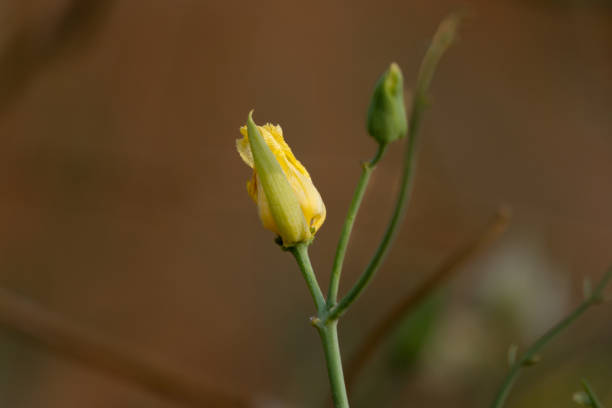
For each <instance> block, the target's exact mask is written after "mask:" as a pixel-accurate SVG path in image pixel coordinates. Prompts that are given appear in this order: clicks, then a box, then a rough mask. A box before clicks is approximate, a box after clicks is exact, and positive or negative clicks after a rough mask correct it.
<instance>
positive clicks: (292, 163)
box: [236, 112, 326, 247]
mask: <svg viewBox="0 0 612 408" xmlns="http://www.w3.org/2000/svg"><path fill="white" fill-rule="evenodd" d="M240 132H241V133H242V135H243V138H242V139H238V140H236V147H237V149H238V153H239V154H240V157H242V160H244V162H245V163H246V164H247V165H249V166H250V167H251V168H252V169H253V177H252V178H251V180H249V181H248V182H247V191H248V193H249V195H250V196H251V198H252V199H253V201H255V203H256V204H257V208H258V210H259V218H260V219H261V221H262V224H263V226H264V227H265V228H266V229H269V230H271V231H273V232H275V233H276V234H278V236H279V237H280V238H281V239H282V242H283V246H285V247H290V246H294V245H295V244H297V243H300V242H307V241H310V240H312V238H313V237H314V234H315V233H316V232H317V230H318V229H319V228H320V227H321V225H322V224H323V221H325V214H326V211H325V205H324V204H323V200H322V199H321V196H320V194H319V192H318V191H317V189H316V188H315V186H314V184H313V183H312V180H311V179H310V175H309V174H308V172H307V171H306V169H305V168H304V166H302V164H301V163H300V162H299V161H298V160H297V159H296V158H295V156H294V155H293V153H292V151H291V148H290V147H289V145H287V143H286V142H285V140H284V139H283V130H282V129H281V127H280V126H278V125H277V126H273V125H271V124H266V125H264V126H257V125H255V122H253V119H252V112H251V113H250V114H249V117H248V120H247V125H246V126H243V127H242V128H241V129H240Z"/></svg>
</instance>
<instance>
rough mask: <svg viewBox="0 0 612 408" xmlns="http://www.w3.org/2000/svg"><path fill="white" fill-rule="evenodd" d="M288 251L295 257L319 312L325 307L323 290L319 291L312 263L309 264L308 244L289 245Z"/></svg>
mask: <svg viewBox="0 0 612 408" xmlns="http://www.w3.org/2000/svg"><path fill="white" fill-rule="evenodd" d="M290 251H291V253H292V254H293V256H294V257H295V260H296V261H297V263H298V266H299V267H300V271H302V276H304V280H305V281H306V285H307V286H308V290H309V291H310V295H311V296H312V300H314V303H315V306H316V308H317V312H319V313H320V312H321V311H323V310H324V309H325V298H324V297H323V292H321V288H320V287H319V283H318V282H317V277H316V276H315V274H314V271H313V270H312V265H311V264H310V257H309V256H308V244H307V243H300V244H297V245H295V246H294V247H291V249H290Z"/></svg>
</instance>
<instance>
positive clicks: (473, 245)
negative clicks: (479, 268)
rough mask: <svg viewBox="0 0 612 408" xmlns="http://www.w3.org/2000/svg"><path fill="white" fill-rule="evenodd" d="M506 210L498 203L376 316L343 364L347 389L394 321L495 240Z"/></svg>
mask: <svg viewBox="0 0 612 408" xmlns="http://www.w3.org/2000/svg"><path fill="white" fill-rule="evenodd" d="M510 218H511V213H510V210H509V209H507V208H505V207H502V208H500V209H499V210H498V211H497V213H496V214H495V215H494V216H493V217H491V220H490V221H489V222H488V223H487V225H486V227H485V228H484V229H483V231H482V232H480V233H479V234H478V236H477V237H476V238H474V239H473V240H472V241H470V242H468V243H467V244H465V245H463V246H462V247H461V248H458V249H457V250H455V251H454V252H453V253H451V254H450V255H449V256H448V257H446V259H444V261H443V262H442V264H441V265H440V266H439V267H438V268H437V269H436V271H435V272H433V273H432V274H431V275H430V276H429V278H428V279H427V280H425V282H423V283H421V285H420V286H419V287H418V288H417V289H416V290H414V291H411V292H410V293H408V294H407V295H406V297H404V298H403V299H401V300H400V301H399V302H398V303H397V304H395V305H394V306H393V307H392V308H391V309H390V310H389V311H388V312H387V313H386V314H385V315H384V316H383V317H382V319H380V320H379V323H378V324H377V325H376V327H375V328H374V329H373V330H372V331H371V332H370V334H369V335H368V336H367V337H366V338H365V340H364V341H363V342H362V343H361V345H360V346H359V347H358V348H357V351H356V352H355V353H353V357H352V358H351V359H349V361H348V362H347V364H346V367H347V368H346V384H347V387H348V388H349V389H350V388H351V386H352V385H353V384H354V382H355V379H356V378H357V377H358V375H359V373H360V372H361V370H362V369H363V367H364V366H365V364H366V362H367V361H368V360H369V359H370V358H371V357H372V355H373V354H374V351H376V349H377V348H378V346H379V345H380V344H381V343H382V342H383V341H384V340H385V339H386V338H387V336H388V335H389V334H390V333H392V332H393V330H394V329H395V328H396V327H397V325H398V324H399V323H400V322H401V321H402V320H403V319H404V318H405V317H406V316H407V315H408V314H409V313H411V312H412V311H413V310H414V308H415V307H416V306H418V305H419V304H420V303H421V302H422V301H423V300H425V299H426V298H427V297H429V296H430V295H431V294H432V293H433V292H434V291H435V290H436V289H438V288H439V287H440V286H441V285H442V284H444V283H445V282H446V281H448V280H449V279H450V278H451V277H452V276H453V275H454V274H455V273H456V272H458V271H459V270H460V268H461V267H462V266H464V265H465V264H467V263H469V262H470V261H472V260H473V259H474V258H476V257H477V256H478V255H480V254H481V253H482V252H483V251H484V250H486V249H487V248H489V246H490V245H491V244H492V243H493V242H495V241H496V240H497V239H498V238H499V237H501V236H502V234H503V233H504V232H505V231H506V229H507V227H508V224H509V223H510Z"/></svg>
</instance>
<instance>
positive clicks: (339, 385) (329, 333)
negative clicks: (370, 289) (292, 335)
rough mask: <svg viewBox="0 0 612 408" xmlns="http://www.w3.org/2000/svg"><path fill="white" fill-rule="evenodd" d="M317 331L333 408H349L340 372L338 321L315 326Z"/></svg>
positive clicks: (342, 376) (341, 372)
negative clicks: (323, 353)
mask: <svg viewBox="0 0 612 408" xmlns="http://www.w3.org/2000/svg"><path fill="white" fill-rule="evenodd" d="M317 329H318V331H319V335H320V336H321V343H322V344H323V351H324V352H325V362H326V363H327V373H328V375H329V384H330V386H331V394H332V399H333V401H334V407H335V408H349V402H348V396H347V394H346V386H345V384H344V373H343V371H342V359H341V358H340V345H339V343H338V321H333V322H329V323H328V324H326V325H321V326H317Z"/></svg>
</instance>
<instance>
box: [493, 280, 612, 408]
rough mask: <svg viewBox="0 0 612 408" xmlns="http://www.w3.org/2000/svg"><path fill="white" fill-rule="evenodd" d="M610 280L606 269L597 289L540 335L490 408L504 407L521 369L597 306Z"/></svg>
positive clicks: (516, 366) (515, 365)
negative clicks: (591, 308)
mask: <svg viewBox="0 0 612 408" xmlns="http://www.w3.org/2000/svg"><path fill="white" fill-rule="evenodd" d="M610 278H612V268H610V269H608V271H607V272H606V273H605V275H604V277H603V278H602V279H601V281H600V282H599V283H598V284H597V287H596V288H595V290H594V291H593V293H592V294H591V296H589V297H588V298H587V299H585V300H584V301H583V302H582V303H581V304H580V305H578V307H577V308H576V309H574V310H573V311H572V312H571V313H570V314H569V315H568V316H567V317H566V318H565V319H563V320H561V321H560V322H559V323H557V324H556V325H555V326H553V327H552V328H551V329H550V330H548V331H547V332H546V333H544V334H543V335H542V337H540V338H539V339H538V340H536V342H535V343H533V345H532V346H531V347H529V349H528V350H527V351H526V352H525V353H524V354H523V355H522V356H521V358H520V359H519V360H517V361H516V362H515V363H514V364H513V365H512V367H511V368H510V371H509V372H508V374H507V375H506V378H505V379H504V382H503V383H502V385H501V387H500V389H499V391H498V393H497V396H496V397H495V400H494V401H493V404H491V408H501V407H503V406H504V404H505V402H506V399H507V398H508V395H509V394H510V390H511V389H512V386H513V385H514V382H515V381H516V379H517V378H518V375H519V373H520V371H521V368H523V367H524V366H526V365H528V364H529V362H530V361H532V360H533V358H534V357H535V356H536V354H537V353H538V352H539V351H540V350H541V349H542V348H543V347H544V346H545V345H546V344H547V343H548V342H549V341H551V340H552V339H554V338H555V337H556V336H557V335H558V334H559V333H561V332H562V331H563V330H565V329H566V328H568V327H569V326H570V325H571V324H572V323H573V322H574V321H575V320H576V319H578V318H579V317H580V316H582V314H583V313H584V312H585V311H587V310H588V309H589V308H590V307H591V306H593V305H596V304H598V303H599V302H601V300H602V292H603V290H604V289H605V287H606V285H607V284H608V282H609V281H610Z"/></svg>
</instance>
